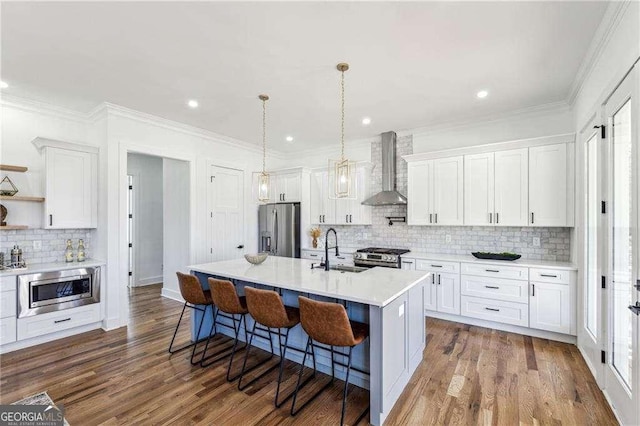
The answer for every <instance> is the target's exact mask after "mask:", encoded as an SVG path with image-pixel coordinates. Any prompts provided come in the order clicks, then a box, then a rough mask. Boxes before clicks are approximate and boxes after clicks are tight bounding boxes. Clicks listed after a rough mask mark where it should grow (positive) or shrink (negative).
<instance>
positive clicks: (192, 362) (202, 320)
mask: <svg viewBox="0 0 640 426" xmlns="http://www.w3.org/2000/svg"><path fill="white" fill-rule="evenodd" d="M208 307H209V305H206V306H205V307H204V311H203V312H202V318H200V326H199V327H198V333H197V334H196V341H195V343H194V344H193V350H192V351H191V365H196V364H197V363H198V362H200V361H196V362H194V361H193V357H194V356H195V355H196V347H197V346H198V342H199V341H200V331H201V330H202V324H204V317H205V316H206V315H207V308H208ZM207 342H209V338H207ZM205 347H206V346H205ZM202 357H204V352H202Z"/></svg>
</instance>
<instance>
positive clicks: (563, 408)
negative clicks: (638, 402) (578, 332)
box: [0, 286, 616, 426]
mask: <svg viewBox="0 0 640 426" xmlns="http://www.w3.org/2000/svg"><path fill="white" fill-rule="evenodd" d="M181 307H182V305H181V304H180V303H178V302H175V301H172V300H168V299H164V298H162V297H161V296H160V287H159V286H149V287H143V288H139V289H135V290H134V292H133V295H132V297H131V320H130V326H129V327H128V328H127V329H119V330H115V331H111V332H107V333H105V332H103V331H101V330H96V331H93V332H89V333H85V334H83V335H79V336H74V337H70V338H67V339H62V340H59V341H56V342H51V343H47V344H43V345H40V346H37V347H33V348H28V349H24V350H21V351H16V352H13V353H9V354H5V355H2V356H0V373H1V377H0V403H2V404H7V403H10V402H13V401H16V400H18V399H20V398H23V397H25V396H27V395H31V394H34V393H37V392H40V391H43V390H46V391H48V392H49V395H50V396H51V397H52V398H53V400H54V401H56V402H61V403H63V404H64V405H65V410H66V417H67V419H68V421H69V422H70V424H71V425H72V426H77V425H94V424H107V425H116V424H192V423H202V424H214V425H235V424H238V425H252V424H260V425H276V424H285V425H286V424H306V425H316V424H327V425H330V424H337V423H338V422H339V420H340V404H341V391H342V387H341V386H340V383H341V382H338V381H337V382H336V383H335V384H334V385H333V386H332V387H331V388H330V389H329V390H328V391H327V392H326V393H324V394H323V395H322V396H321V397H319V398H318V399H317V400H316V401H314V402H313V403H312V404H310V406H309V407H307V408H306V409H305V410H303V411H302V412H301V413H300V414H298V415H297V416H296V417H293V418H292V417H290V416H289V407H290V405H289V404H286V405H285V406H283V407H282V408H280V409H275V408H274V407H273V396H274V392H275V379H276V377H277V376H276V375H277V371H274V372H272V373H270V374H269V375H267V376H266V377H265V378H264V379H262V380H260V381H258V382H257V383H256V384H255V385H254V386H251V387H249V388H247V389H245V391H243V392H240V391H238V390H237V383H230V384H229V383H227V382H226V380H225V377H224V376H225V373H226V363H224V362H223V363H219V364H215V365H212V366H211V367H208V368H205V369H202V368H200V367H197V366H196V367H192V366H191V365H190V363H189V360H188V359H189V354H188V353H187V351H183V352H179V353H177V354H175V355H173V356H169V354H168V353H167V352H166V350H167V345H168V343H169V340H170V339H171V335H172V333H173V329H174V327H175V324H176V322H177V320H178V316H179V314H180V310H181ZM427 330H428V335H427V339H428V340H427V349H426V350H425V357H424V362H423V363H422V365H421V366H420V367H419V369H418V371H417V372H416V374H414V376H413V378H412V380H411V383H410V385H409V387H408V388H407V389H406V390H405V392H404V393H403V395H402V396H401V399H400V401H398V404H397V405H396V407H395V408H394V410H393V411H392V413H391V415H390V416H389V418H388V420H387V423H386V424H390V425H395V424H407V425H415V424H420V425H422V424H447V425H448V424H465V425H467V424H497V425H512V424H518V423H521V424H569V425H570V424H579V425H584V424H594V425H595V424H597V425H607V424H616V421H615V418H614V416H613V413H612V412H611V410H610V408H609V406H608V405H607V403H606V402H605V400H604V397H603V395H602V393H601V392H600V390H599V389H598V387H597V385H596V384H595V382H594V380H593V377H592V376H591V374H590V372H589V371H588V369H587V366H586V364H585V363H584V361H583V360H582V358H581V357H580V354H579V353H578V351H577V349H576V348H575V347H574V346H571V345H567V344H563V343H557V342H551V341H546V340H542V339H535V338H529V337H525V336H520V335H516V334H511V333H506V332H499V331H495V330H489V329H485V328H480V327H471V326H467V325H462V324H456V323H451V322H446V321H440V320H434V319H429V320H427ZM187 333H188V330H187V327H184V329H183V330H182V332H181V333H180V334H179V338H181V339H183V340H182V341H184V339H186V338H187V337H188V334H187ZM252 354H254V352H253V351H252ZM264 356H265V353H264V352H262V353H259V352H258V351H255V355H253V358H254V359H255V360H260V359H262V358H263V357H264ZM272 362H275V361H272ZM269 365H271V364H269V363H268V362H265V368H266V367H268V366H269ZM238 367H239V365H238ZM296 371H297V368H296V365H295V364H293V363H289V364H288V366H287V369H286V372H285V376H286V377H290V379H289V380H288V381H287V382H286V387H285V389H284V391H285V392H287V391H289V390H290V389H291V386H292V385H294V384H295V382H294V377H293V374H294V373H295V372H296ZM325 381H326V378H325V377H323V378H321V379H320V380H318V381H316V382H314V385H313V387H311V388H310V387H307V388H305V391H306V392H305V395H306V394H310V393H311V392H312V391H313V390H314V389H316V388H318V387H319V386H322V385H323V384H324V383H325ZM350 392H351V394H350V397H349V401H350V405H349V407H348V409H347V417H346V422H347V423H349V422H352V421H353V420H354V419H355V418H356V416H357V415H358V413H359V411H360V410H361V409H362V408H363V407H364V406H365V405H366V403H367V401H368V392H366V391H363V390H361V389H359V388H356V387H350ZM361 423H365V422H361Z"/></svg>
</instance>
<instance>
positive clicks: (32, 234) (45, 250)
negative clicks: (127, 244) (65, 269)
mask: <svg viewBox="0 0 640 426" xmlns="http://www.w3.org/2000/svg"><path fill="white" fill-rule="evenodd" d="M92 233H93V231H91V230H88V229H25V230H15V231H2V233H0V251H2V252H4V253H5V259H9V258H10V256H9V251H10V250H11V249H12V248H13V246H14V245H15V244H17V245H19V246H20V248H21V249H22V255H23V257H24V260H25V261H26V262H27V264H28V265H30V264H35V263H48V262H64V251H65V249H66V248H67V240H71V241H72V242H73V248H74V250H76V249H77V248H78V240H79V239H83V240H84V247H85V251H86V256H87V258H89V257H91V254H92V253H91V249H92V247H91V236H92ZM34 241H41V242H42V248H41V249H39V250H34V248H33V245H34V244H33V242H34Z"/></svg>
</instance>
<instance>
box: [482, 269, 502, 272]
mask: <svg viewBox="0 0 640 426" xmlns="http://www.w3.org/2000/svg"><path fill="white" fill-rule="evenodd" d="M485 271H487V272H500V271H499V270H497V269H485Z"/></svg>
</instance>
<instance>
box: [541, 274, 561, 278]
mask: <svg viewBox="0 0 640 426" xmlns="http://www.w3.org/2000/svg"><path fill="white" fill-rule="evenodd" d="M540 276H541V277H547V278H558V276H557V275H553V274H540Z"/></svg>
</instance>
